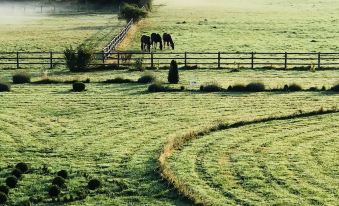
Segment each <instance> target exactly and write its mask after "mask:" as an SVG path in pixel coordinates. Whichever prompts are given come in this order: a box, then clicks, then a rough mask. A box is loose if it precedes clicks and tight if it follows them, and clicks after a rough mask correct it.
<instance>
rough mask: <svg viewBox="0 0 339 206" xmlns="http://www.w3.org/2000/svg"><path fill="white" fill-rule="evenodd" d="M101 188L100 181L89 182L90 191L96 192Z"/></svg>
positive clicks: (92, 180)
mask: <svg viewBox="0 0 339 206" xmlns="http://www.w3.org/2000/svg"><path fill="white" fill-rule="evenodd" d="M100 186H101V182H100V180H98V179H91V180H90V181H89V182H88V185H87V187H88V189H90V190H96V189H98V188H99V187H100Z"/></svg>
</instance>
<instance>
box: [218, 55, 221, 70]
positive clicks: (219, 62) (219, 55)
mask: <svg viewBox="0 0 339 206" xmlns="http://www.w3.org/2000/svg"><path fill="white" fill-rule="evenodd" d="M220 67H221V65H220V52H218V69H220Z"/></svg>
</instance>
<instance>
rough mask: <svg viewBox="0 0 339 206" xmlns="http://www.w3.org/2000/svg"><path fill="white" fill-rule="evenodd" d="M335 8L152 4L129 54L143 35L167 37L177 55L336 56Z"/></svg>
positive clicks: (264, 1) (195, 1)
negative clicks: (273, 54)
mask: <svg viewBox="0 0 339 206" xmlns="http://www.w3.org/2000/svg"><path fill="white" fill-rule="evenodd" d="M338 7H339V3H338V2H337V1H332V0H325V1H322V2H319V1H317V0H301V1H294V2H289V1H278V2H277V1H273V0H254V1H249V0H246V1H237V0H230V1H224V0H214V1H205V0H188V1H184V2H183V1H180V0H172V1H167V0H156V1H154V13H152V14H150V17H149V18H148V19H147V20H146V22H145V23H144V27H143V28H142V29H141V31H140V32H139V33H138V34H137V35H136V36H135V40H134V43H133V44H132V45H131V46H130V47H127V49H132V50H140V48H139V47H140V43H139V41H140V36H141V34H144V33H147V34H150V33H153V32H157V33H164V32H167V33H171V34H172V36H173V38H174V41H175V43H176V49H175V51H180V52H184V51H195V52H203V51H204V52H206V51H214V52H215V51H227V52H231V51H233V52H236V51H249V52H250V51H255V52H274V51H277V52H284V51H287V52H288V51H290V52H295V51H299V52H302V51H304V52H312V51H314V52H318V51H324V52H325V51H333V52H335V51H338V48H339V44H338V42H339V39H338V37H337V36H336V33H337V30H338V25H339V24H338V19H337V18H336V17H337V12H338ZM314 11H316V12H314ZM310 13H312V15H310ZM319 28H321V29H319ZM310 64H311V62H310Z"/></svg>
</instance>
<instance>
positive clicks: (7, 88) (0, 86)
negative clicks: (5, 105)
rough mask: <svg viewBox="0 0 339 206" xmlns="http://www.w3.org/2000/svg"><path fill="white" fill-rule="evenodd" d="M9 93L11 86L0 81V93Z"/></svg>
mask: <svg viewBox="0 0 339 206" xmlns="http://www.w3.org/2000/svg"><path fill="white" fill-rule="evenodd" d="M9 91H11V86H10V85H9V84H8V83H6V82H2V81H0V92H9Z"/></svg>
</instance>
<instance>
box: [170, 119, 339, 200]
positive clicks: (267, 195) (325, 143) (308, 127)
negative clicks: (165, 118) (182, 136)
mask: <svg viewBox="0 0 339 206" xmlns="http://www.w3.org/2000/svg"><path fill="white" fill-rule="evenodd" d="M338 118H339V116H338V113H333V114H325V115H318V116H317V115H316V116H313V117H307V118H297V119H295V118H291V119H287V120H286V119H285V120H276V121H271V122H265V123H257V124H251V125H247V126H246V125H245V126H242V127H237V128H229V129H226V130H221V131H217V132H213V133H210V134H207V135H205V136H202V137H200V138H198V139H195V140H193V141H190V142H188V143H187V144H185V145H184V147H183V148H181V149H180V150H177V151H175V152H174V153H173V155H172V156H170V158H169V160H168V163H169V166H168V167H170V168H171V171H172V175H173V177H174V178H175V181H176V183H177V184H178V185H179V186H181V189H183V186H185V188H184V189H185V191H186V192H187V193H188V194H190V196H191V197H192V198H193V199H195V200H197V201H198V202H203V203H204V204H205V205H224V204H228V205H239V204H241V205H257V204H259V205H261V204H268V205H293V204H302V205H334V204H336V202H337V200H338V186H337V185H338V181H337V179H336V173H337V170H336V164H337V163H336V159H335V158H333V157H334V156H335V154H336V145H337V138H336V133H337V126H338V125H337V121H338Z"/></svg>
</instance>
